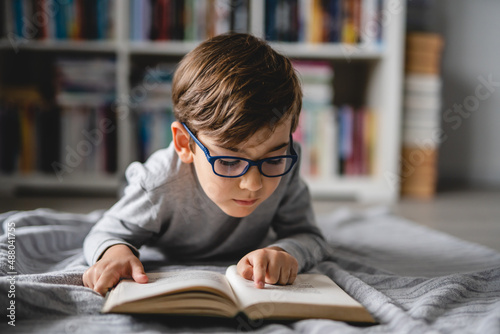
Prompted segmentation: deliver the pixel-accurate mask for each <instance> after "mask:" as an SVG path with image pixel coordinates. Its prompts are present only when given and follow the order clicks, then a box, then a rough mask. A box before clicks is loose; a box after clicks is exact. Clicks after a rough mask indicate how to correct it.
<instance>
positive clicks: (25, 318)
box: [0, 208, 500, 334]
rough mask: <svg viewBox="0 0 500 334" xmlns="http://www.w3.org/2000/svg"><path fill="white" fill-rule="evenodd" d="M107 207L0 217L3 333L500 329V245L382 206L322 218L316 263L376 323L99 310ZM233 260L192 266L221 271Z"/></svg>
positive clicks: (150, 256)
mask: <svg viewBox="0 0 500 334" xmlns="http://www.w3.org/2000/svg"><path fill="white" fill-rule="evenodd" d="M101 214H102V212H93V213H90V214H87V215H78V214H69V213H60V212H54V211H50V210H44V209H39V210H35V211H29V212H8V213H5V214H2V215H0V223H1V224H2V235H1V236H0V253H1V256H0V275H2V276H1V277H0V308H1V310H2V317H1V319H2V320H1V322H0V332H1V333H29V332H38V333H72V334H74V333H178V332H183V333H186V332H197V333H200V332H201V333H233V332H240V331H254V332H257V333H333V332H341V333H412V334H413V333H481V334H483V333H500V253H498V252H496V251H493V250H491V249H488V248H485V247H482V246H479V245H476V244H471V243H468V242H465V241H462V240H459V239H456V238H453V237H451V236H448V235H445V234H442V233H439V232H436V231H433V230H430V229H427V228H425V227H422V226H419V225H416V224H414V223H412V222H410V221H407V220H405V219H402V218H400V217H396V216H393V215H391V214H390V213H389V212H388V211H387V210H386V209H383V208H375V209H371V210H367V211H363V212H353V211H350V210H348V209H342V210H338V211H336V212H333V213H332V214H330V215H327V216H323V217H320V218H319V222H318V224H319V225H320V227H321V228H322V230H323V232H324V234H325V236H326V238H327V239H328V241H329V244H330V245H331V255H330V256H329V258H327V259H325V261H324V262H322V263H320V264H319V265H318V266H317V267H316V268H314V270H315V271H319V272H322V273H325V274H327V275H328V276H329V277H331V278H332V279H333V280H335V281H336V282H337V283H338V284H339V285H340V286H341V287H342V288H343V289H344V290H346V291H347V292H348V293H349V294H351V295H352V296H353V297H354V298H356V299H357V300H358V301H360V302H361V303H362V304H363V305H364V306H365V307H366V308H367V309H368V310H369V311H370V313H371V314H372V315H373V316H374V317H375V318H376V319H377V320H378V321H379V324H377V325H372V326H360V325H357V324H348V323H344V322H337V321H331V320H302V321H294V322H272V321H263V322H262V321H257V322H248V321H247V320H244V319H231V320H225V319H213V318H190V317H166V316H138V315H118V314H116V315H115V314H105V315H104V314H100V313H99V311H100V308H101V306H102V303H103V298H102V297H101V296H100V295H98V294H97V293H95V292H93V291H92V290H90V289H87V288H85V287H83V286H82V278H81V277H82V273H83V272H84V271H85V269H86V268H87V266H86V265H85V261H84V259H83V255H82V248H81V247H82V243H83V239H84V237H85V235H86V234H87V233H88V231H89V230H90V228H91V227H92V225H93V224H94V223H95V222H96V221H97V219H98V218H99V217H100V215H101ZM9 231H10V232H11V234H10V235H9V234H8V232H9ZM14 251H15V254H14ZM142 259H143V261H144V262H145V264H146V267H147V268H153V267H154V265H158V263H160V261H159V259H160V258H159V257H158V254H157V253H155V252H154V250H145V251H144V253H143V258H142ZM228 264H229V263H210V264H192V265H194V266H196V267H197V268H202V269H208V270H216V271H220V272H222V271H224V269H225V266H226V265H228ZM185 267H186V266H185V265H179V264H178V265H170V266H167V267H166V268H167V269H170V270H181V269H183V268H185ZM13 324H14V325H15V326H12V325H13Z"/></svg>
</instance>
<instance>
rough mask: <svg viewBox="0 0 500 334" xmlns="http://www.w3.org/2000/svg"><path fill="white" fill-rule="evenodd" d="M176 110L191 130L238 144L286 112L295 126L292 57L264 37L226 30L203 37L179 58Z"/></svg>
mask: <svg viewBox="0 0 500 334" xmlns="http://www.w3.org/2000/svg"><path fill="white" fill-rule="evenodd" d="M172 99H173V105H174V114H175V117H176V119H177V120H178V121H179V122H185V123H186V124H187V126H188V127H189V128H190V130H191V131H193V132H194V133H195V134H196V133H197V132H199V131H202V132H207V133H209V135H210V136H212V137H213V138H214V139H215V140H217V141H218V142H219V143H220V144H239V143H241V142H243V141H245V140H246V139H248V138H249V137H250V136H251V135H253V134H254V133H255V132H256V131H258V130H260V129H262V128H265V127H267V128H268V129H269V131H274V129H275V128H276V126H277V125H279V124H280V123H281V122H282V121H284V120H285V119H288V117H291V119H292V126H291V129H290V131H291V132H293V131H295V129H296V128H297V123H298V118H299V113H300V110H301V107H302V90H301V88H300V84H299V80H298V78H297V75H296V74H295V71H294V69H293V67H292V64H291V62H290V60H289V59H288V58H287V57H285V56H283V55H280V54H279V53H277V52H276V51H274V50H273V49H272V48H271V47H270V46H269V45H268V44H267V43H266V42H265V41H263V40H261V39H259V38H257V37H254V36H252V35H248V34H239V33H228V34H223V35H218V36H215V37H213V38H211V39H209V40H206V41H204V42H202V43H201V44H200V45H199V46H198V47H196V48H195V49H194V50H192V51H191V52H189V53H188V54H186V55H185V56H184V58H183V59H182V60H181V62H180V63H179V66H178V68H177V70H176V72H175V74H174V78H173V85H172Z"/></svg>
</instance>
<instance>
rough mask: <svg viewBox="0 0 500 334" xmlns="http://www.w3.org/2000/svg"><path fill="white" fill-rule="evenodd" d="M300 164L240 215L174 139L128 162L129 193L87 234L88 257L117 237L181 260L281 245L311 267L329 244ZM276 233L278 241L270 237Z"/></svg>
mask: <svg viewBox="0 0 500 334" xmlns="http://www.w3.org/2000/svg"><path fill="white" fill-rule="evenodd" d="M295 145H296V150H297V152H300V147H299V146H298V145H297V144H295ZM298 165H299V164H297V166H296V167H294V169H293V170H292V171H291V172H290V173H288V174H287V175H285V176H283V177H282V179H281V181H280V184H279V185H278V187H277V189H276V190H275V192H274V193H273V194H272V195H271V196H270V197H269V198H268V199H267V200H266V201H264V202H263V203H261V204H260V206H259V207H257V208H256V209H255V210H254V211H253V212H252V213H251V214H250V215H248V216H246V217H243V218H235V217H231V216H228V215H227V214H225V213H224V212H223V211H222V210H221V209H220V208H219V207H218V206H217V205H216V204H215V203H213V202H212V201H211V200H210V199H209V198H208V197H207V195H206V194H205V192H204V191H203V189H202V187H201V185H200V184H199V182H198V179H197V177H196V173H195V170H194V167H193V165H192V164H185V163H183V162H181V161H180V159H179V158H178V156H177V153H176V152H175V150H174V147H173V145H170V146H169V147H168V148H166V149H162V150H159V151H157V152H155V153H154V154H153V155H152V156H151V157H150V158H149V159H148V160H147V161H146V162H145V163H144V164H141V163H138V162H134V163H132V164H131V165H130V166H129V167H128V168H127V171H126V177H127V181H128V185H127V187H126V188H125V191H124V195H123V197H122V198H121V199H120V200H119V201H118V202H117V203H116V204H115V205H114V206H113V207H112V208H110V209H109V210H108V211H107V212H105V214H104V215H103V217H102V218H101V220H100V221H99V222H98V223H97V224H96V225H95V226H94V228H93V229H92V230H91V231H90V233H89V235H88V236H87V237H86V239H85V242H84V254H85V258H86V260H87V262H88V263H89V264H90V265H93V264H94V263H96V262H97V261H98V260H99V258H100V257H101V255H102V254H103V253H104V251H105V250H106V249H107V248H109V247H111V246H113V245H116V244H126V245H128V246H129V247H131V248H132V249H133V250H134V251H135V252H136V253H137V254H139V252H138V249H139V248H140V247H141V246H142V245H149V246H154V247H157V248H159V249H160V250H161V251H162V252H163V253H164V254H165V255H166V257H167V259H169V258H170V259H176V260H200V259H209V258H225V259H228V258H231V259H233V258H234V259H236V260H238V259H239V258H241V257H242V256H244V255H245V254H247V253H248V252H250V251H252V250H255V249H257V248H261V247H265V246H278V247H281V248H282V249H284V250H285V251H286V252H288V253H289V254H291V255H292V256H294V257H295V258H296V259H297V261H298V263H299V271H304V270H307V269H309V268H310V267H311V266H313V265H314V264H316V263H317V262H318V261H320V260H321V259H322V258H323V256H324V254H325V251H326V249H327V246H326V243H325V241H324V239H323V237H322V236H321V233H320V231H319V229H318V228H317V227H316V226H315V223H314V214H313V211H312V206H311V199H310V195H309V191H308V189H307V186H306V185H305V183H304V182H303V181H302V180H301V178H300V176H299V168H298ZM270 235H273V236H274V237H275V238H274V242H273V243H272V244H265V243H266V240H269V236H270Z"/></svg>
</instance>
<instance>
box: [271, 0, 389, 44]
mask: <svg viewBox="0 0 500 334" xmlns="http://www.w3.org/2000/svg"><path fill="white" fill-rule="evenodd" d="M382 9H383V2H382V1H381V0H311V1H309V0H292V1H284V0H269V1H266V2H265V36H266V39H267V40H269V41H283V42H302V43H348V44H363V45H364V46H366V47H369V46H374V47H375V46H377V45H379V44H380V43H381V42H382V22H381V19H382V18H381V15H382V14H381V13H382Z"/></svg>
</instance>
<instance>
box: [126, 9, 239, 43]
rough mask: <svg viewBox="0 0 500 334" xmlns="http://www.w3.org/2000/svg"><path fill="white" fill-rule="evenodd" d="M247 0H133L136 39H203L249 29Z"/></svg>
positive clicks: (132, 36)
mask: <svg viewBox="0 0 500 334" xmlns="http://www.w3.org/2000/svg"><path fill="white" fill-rule="evenodd" d="M248 6H249V1H248V0H203V1H198V0H131V1H130V33H129V34H130V39H131V40H133V41H147V40H151V41H169V40H176V41H201V40H205V39H206V38H209V37H211V36H215V35H219V34H222V33H225V32H228V31H235V32H247V31H248V15H249V14H248V13H249V10H248Z"/></svg>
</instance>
